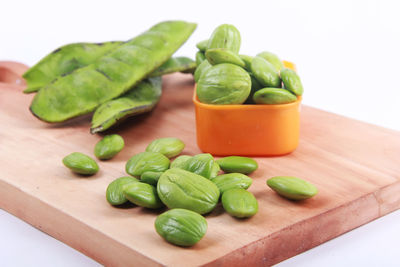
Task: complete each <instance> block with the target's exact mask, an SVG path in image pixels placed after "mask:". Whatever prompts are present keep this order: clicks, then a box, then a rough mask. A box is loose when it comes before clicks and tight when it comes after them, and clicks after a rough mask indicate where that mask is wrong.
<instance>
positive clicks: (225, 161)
mask: <svg viewBox="0 0 400 267" xmlns="http://www.w3.org/2000/svg"><path fill="white" fill-rule="evenodd" d="M217 163H218V164H219V166H220V167H221V169H222V170H223V171H224V172H227V173H231V172H238V173H243V174H249V173H252V172H253V171H255V170H257V168H258V164H257V161H255V160H254V159H252V158H248V157H240V156H229V157H225V158H221V159H218V160H217Z"/></svg>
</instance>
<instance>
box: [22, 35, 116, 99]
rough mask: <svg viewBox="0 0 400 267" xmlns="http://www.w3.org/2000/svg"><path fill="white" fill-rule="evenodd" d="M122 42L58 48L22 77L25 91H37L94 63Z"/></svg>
mask: <svg viewBox="0 0 400 267" xmlns="http://www.w3.org/2000/svg"><path fill="white" fill-rule="evenodd" d="M121 44H122V42H105V43H97V44H96V43H74V44H68V45H64V46H62V47H60V48H57V49H56V50H54V51H53V52H51V53H50V54H48V55H47V56H45V57H44V58H43V59H41V60H40V61H39V62H38V63H36V64H35V65H34V66H32V67H31V68H29V69H28V70H27V71H26V72H25V73H24V75H23V76H22V77H24V79H25V81H26V83H27V88H26V89H25V90H24V93H33V92H37V91H38V90H39V89H40V88H42V87H43V86H45V85H46V84H48V83H50V82H51V81H52V80H54V79H55V78H57V77H58V76H62V75H65V74H67V73H69V72H71V71H73V70H75V69H78V68H81V67H84V66H87V65H89V64H91V63H93V62H94V61H96V59H98V58H99V57H101V56H103V55H104V54H106V53H108V52H109V51H111V50H113V49H115V48H116V47H118V46H120V45H121Z"/></svg>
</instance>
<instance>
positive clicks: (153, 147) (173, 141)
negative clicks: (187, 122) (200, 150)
mask: <svg viewBox="0 0 400 267" xmlns="http://www.w3.org/2000/svg"><path fill="white" fill-rule="evenodd" d="M184 148H185V143H183V142H182V140H180V139H179V138H175V137H164V138H158V139H156V140H154V141H152V142H151V143H150V144H149V145H148V146H147V147H146V151H149V152H159V153H161V154H163V155H164V156H166V157H167V158H173V157H175V156H178V155H179V154H180V153H181V152H182V150H183V149H184Z"/></svg>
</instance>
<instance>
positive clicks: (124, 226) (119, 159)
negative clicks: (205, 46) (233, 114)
mask: <svg viewBox="0 0 400 267" xmlns="http://www.w3.org/2000/svg"><path fill="white" fill-rule="evenodd" d="M10 64H11V65H10ZM12 64H14V63H10V62H6V63H4V62H3V63H1V64H0V80H3V81H7V82H8V84H6V83H4V82H3V83H1V82H0V207H1V208H3V209H4V210H6V211H8V212H10V213H12V214H14V215H16V216H18V217H19V218H21V219H23V220H25V221H27V222H28V223H30V224H32V225H33V226H35V227H37V228H38V229H40V230H42V231H44V232H46V233H48V234H50V235H51V236H53V237H55V238H57V239H59V240H61V241H62V242H65V243H66V244H68V245H70V246H71V247H73V248H75V249H77V250H79V251H81V252H83V253H85V254H86V255H88V256H89V257H92V258H93V259H95V260H97V261H98V262H100V263H102V264H105V265H107V266H128V265H129V266H154V265H167V266H199V265H207V266H243V265H251V266H267V265H271V264H274V263H277V262H279V261H282V260H284V259H286V258H288V257H291V256H294V255H296V254H299V253H301V252H303V251H306V250H308V249H310V248H312V247H314V246H317V245H319V244H321V243H323V242H325V241H327V240H329V239H332V238H334V237H336V236H338V235H340V234H343V233H345V232H347V231H349V230H351V229H353V228H355V227H358V226H360V225H362V224H365V223H367V222H369V221H371V220H374V219H376V218H378V217H380V216H383V215H385V214H387V213H389V212H391V211H393V210H396V209H398V208H400V182H399V179H400V133H399V132H396V131H392V130H388V129H384V128H381V127H377V126H373V125H370V124H366V123H363V122H360V121H356V120H352V119H348V118H345V117H342V116H338V115H335V114H332V113H328V112H324V111H321V110H318V109H315V108H311V107H307V106H304V105H303V106H302V110H301V140H300V144H299V147H298V149H297V150H296V151H295V152H294V153H292V154H290V155H287V156H283V157H269V158H256V160H257V161H258V163H259V169H258V170H257V171H256V172H254V173H253V174H251V177H252V178H253V179H254V181H253V184H252V186H251V187H250V188H249V190H250V191H251V192H252V193H254V194H255V196H256V197H257V199H258V201H259V207H260V208H259V212H258V214H257V215H255V216H254V217H252V218H250V219H247V220H237V219H234V218H232V217H231V216H229V215H228V214H226V213H225V212H224V211H223V209H222V207H221V206H218V207H217V208H216V209H215V210H214V211H213V212H212V213H211V214H209V215H207V216H206V219H207V221H208V231H207V234H206V236H205V237H204V238H203V239H202V240H201V241H200V242H199V243H198V244H196V245H195V246H193V247H192V248H180V247H176V246H173V245H171V244H168V243H166V242H165V241H163V240H162V239H161V238H160V237H159V236H158V235H157V233H156V232H155V230H154V226H153V224H154V220H155V218H156V216H157V214H159V213H160V211H151V210H147V209H143V208H140V207H133V206H132V207H130V208H124V209H121V208H114V207H112V206H110V205H109V204H108V203H107V201H106V199H105V189H106V187H107V185H108V184H109V183H110V182H111V181H112V180H113V179H115V178H117V177H120V176H124V175H126V173H125V162H126V161H127V160H128V159H129V158H130V157H131V156H132V155H134V154H136V153H138V152H141V151H144V149H145V147H146V146H147V144H148V143H149V142H151V141H152V140H153V139H156V138H159V137H168V136H171V137H179V138H181V139H182V140H183V141H184V142H185V144H186V148H185V150H184V154H188V155H194V154H197V153H200V152H201V151H200V150H199V149H198V147H197V145H196V141H195V140H196V136H195V135H196V132H195V121H194V108H193V104H192V102H191V97H192V94H193V81H192V77H191V75H187V74H186V75H185V74H174V75H169V76H166V77H164V86H163V96H162V99H161V102H160V104H159V105H158V106H157V108H156V109H155V110H154V111H153V112H152V113H150V114H148V115H142V116H139V117H137V118H131V119H129V120H127V121H126V122H125V123H123V124H121V125H120V127H118V128H115V129H113V130H112V131H109V133H110V132H112V133H118V134H120V135H122V136H123V138H124V139H125V142H126V147H125V148H124V149H123V151H121V153H120V154H118V155H117V156H116V157H115V158H114V159H112V160H110V161H101V162H99V165H100V169H101V170H100V172H99V173H98V174H96V175H94V176H92V177H89V178H83V177H80V176H78V175H75V174H73V173H71V172H70V171H69V170H68V169H67V168H65V167H64V166H63V165H62V162H61V160H62V158H63V157H64V156H65V155H67V154H69V153H71V152H74V151H79V152H83V153H86V154H88V155H93V148H94V145H95V144H96V142H97V141H98V140H99V139H100V138H101V136H100V135H91V134H90V133H89V122H90V117H84V118H80V119H77V120H74V121H72V122H69V123H66V124H63V125H49V124H46V123H44V122H41V121H39V120H38V119H36V118H35V117H33V116H32V114H31V113H30V112H29V110H28V107H29V104H30V101H31V99H32V95H24V94H23V93H22V89H23V86H21V85H13V84H10V82H11V83H13V82H14V80H15V79H17V78H18V75H20V74H21V73H22V72H23V71H24V70H25V68H24V67H23V66H22V65H19V64H14V65H12ZM4 66H9V67H10V66H11V67H12V68H13V69H14V70H15V72H16V73H17V75H16V76H15V77H14V76H12V75H11V74H10V73H8V74H7V73H6V74H4V72H3V74H1V68H2V67H3V69H4ZM21 66H22V67H21ZM10 75H11V76H10ZM14 78H15V79H14ZM277 175H291V176H297V177H300V178H303V179H306V180H308V181H310V182H312V183H313V184H315V185H316V186H317V187H318V188H319V194H318V195H317V196H316V197H314V198H312V199H309V200H307V201H303V202H292V201H288V200H286V199H283V198H281V197H279V196H278V195H277V194H275V193H274V192H273V191H272V190H270V189H269V188H268V187H267V186H266V180H267V178H270V177H272V176H277Z"/></svg>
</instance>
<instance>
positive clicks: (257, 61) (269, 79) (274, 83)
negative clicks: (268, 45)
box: [251, 57, 282, 88]
mask: <svg viewBox="0 0 400 267" xmlns="http://www.w3.org/2000/svg"><path fill="white" fill-rule="evenodd" d="M251 72H252V73H253V75H254V77H255V78H256V79H257V81H258V82H259V83H260V84H261V85H262V86H263V87H275V88H280V87H282V86H281V79H280V78H279V74H278V72H277V70H276V69H275V67H274V65H272V64H271V63H269V62H268V61H267V60H265V59H264V58H262V57H254V58H253V60H252V61H251Z"/></svg>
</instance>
